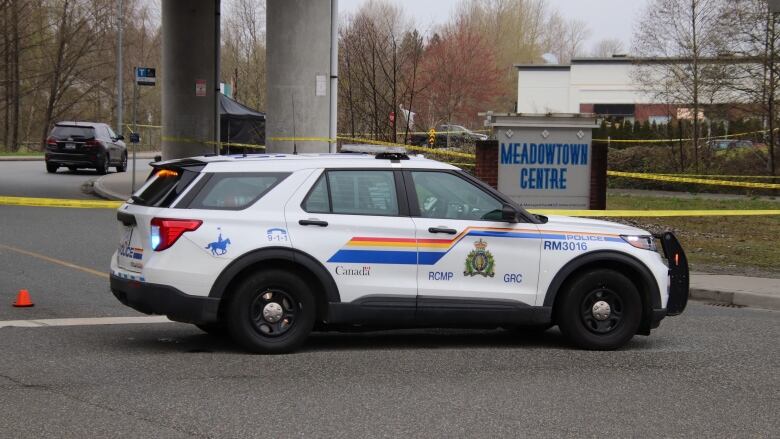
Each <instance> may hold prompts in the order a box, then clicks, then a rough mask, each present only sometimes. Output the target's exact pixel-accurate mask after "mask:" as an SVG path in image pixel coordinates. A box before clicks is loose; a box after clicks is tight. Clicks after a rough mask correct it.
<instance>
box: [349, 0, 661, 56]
mask: <svg viewBox="0 0 780 439" xmlns="http://www.w3.org/2000/svg"><path fill="white" fill-rule="evenodd" d="M366 1H368V0H339V10H340V11H341V12H354V11H356V10H357V9H358V8H359V7H360V5H361V4H363V3H365V2H366ZM393 1H395V2H398V3H400V4H401V5H402V6H403V8H404V10H405V11H407V13H409V14H410V15H412V14H413V16H414V17H415V18H414V19H415V22H416V23H417V24H418V25H420V26H425V25H426V24H427V23H435V24H439V23H442V22H445V21H446V20H447V19H448V18H449V17H450V15H451V14H452V13H453V11H454V10H455V8H456V6H457V4H458V2H459V0H393ZM545 1H546V2H547V3H548V4H549V5H550V6H551V7H553V8H556V9H558V11H560V12H561V14H563V16H564V17H567V18H576V19H578V20H583V21H585V22H586V23H588V26H589V28H590V31H591V36H590V38H589V39H588V41H587V43H586V50H590V48H591V47H592V46H593V45H594V44H595V43H596V42H598V41H600V40H602V39H606V38H618V39H620V40H621V41H623V45H624V46H625V47H626V48H627V49H628V48H630V47H631V32H632V27H633V24H634V22H635V21H636V20H637V18H638V17H639V15H640V14H641V11H642V9H643V8H644V6H645V5H646V4H647V2H648V0H545ZM421 30H425V31H427V30H428V29H424V28H423V29H421Z"/></svg>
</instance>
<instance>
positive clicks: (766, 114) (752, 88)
mask: <svg viewBox="0 0 780 439" xmlns="http://www.w3.org/2000/svg"><path fill="white" fill-rule="evenodd" d="M726 8H727V10H726V12H725V13H724V14H723V16H722V20H723V21H722V27H723V29H726V30H727V31H728V41H729V43H730V44H729V49H730V51H731V52H732V53H733V54H734V56H736V57H741V58H744V59H749V60H754V62H743V63H735V64H733V65H731V66H730V68H729V69H728V73H729V74H730V75H729V79H730V80H729V81H728V87H729V88H730V89H732V90H734V91H735V92H736V96H740V97H741V98H742V102H743V104H744V105H741V109H742V110H743V111H745V112H746V113H748V114H751V113H752V114H755V115H756V116H759V117H761V118H762V119H763V120H764V123H765V126H766V127H767V131H768V136H767V140H768V142H767V143H768V156H769V157H768V167H769V172H770V173H771V174H772V175H775V173H776V172H777V169H776V167H777V165H776V156H775V148H776V143H777V134H776V133H775V128H776V127H777V126H779V125H778V114H777V104H778V93H780V72H778V70H777V69H778V67H777V61H778V59H780V53H779V52H780V23H778V17H777V15H776V14H774V13H772V12H770V10H769V5H768V2H767V1H766V0H734V1H732V2H729V3H728V4H727V6H726ZM735 102H736V101H735Z"/></svg>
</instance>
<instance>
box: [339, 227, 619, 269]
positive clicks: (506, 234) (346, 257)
mask: <svg viewBox="0 0 780 439" xmlns="http://www.w3.org/2000/svg"><path fill="white" fill-rule="evenodd" d="M570 235H577V236H600V237H602V238H603V239H604V240H605V241H612V242H621V243H622V242H624V241H623V240H622V239H621V238H620V237H619V236H618V235H612V234H599V233H582V232H562V231H539V230H533V229H511V228H497V227H468V228H466V229H465V230H463V231H462V232H461V233H459V234H458V235H457V236H455V237H454V238H452V239H415V238H386V237H362V236H360V237H354V238H352V239H350V240H349V241H348V242H347V243H346V245H345V246H344V247H343V248H341V249H340V250H338V251H337V252H336V253H335V254H333V256H331V257H330V259H328V262H332V263H356V264H401V265H406V264H419V265H434V264H436V263H437V262H439V260H441V258H443V257H444V255H446V254H447V253H449V252H450V250H452V249H453V248H454V247H455V245H457V244H458V243H459V242H460V241H461V240H463V239H464V238H465V237H467V236H473V237H488V238H512V239H555V240H566V239H567V236H570Z"/></svg>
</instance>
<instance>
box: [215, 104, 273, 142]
mask: <svg viewBox="0 0 780 439" xmlns="http://www.w3.org/2000/svg"><path fill="white" fill-rule="evenodd" d="M219 119H220V128H219V134H220V135H219V137H220V140H221V141H222V142H223V143H225V145H224V146H223V147H222V153H223V154H227V153H231V154H234V153H241V152H244V149H245V148H243V147H241V146H238V145H231V144H233V143H240V144H248V145H265V113H261V112H259V111H257V110H253V109H251V108H249V107H247V106H246V105H244V104H241V103H239V102H238V101H235V100H233V99H231V98H229V97H227V96H225V95H223V94H222V93H220V94H219ZM246 152H257V149H255V148H246Z"/></svg>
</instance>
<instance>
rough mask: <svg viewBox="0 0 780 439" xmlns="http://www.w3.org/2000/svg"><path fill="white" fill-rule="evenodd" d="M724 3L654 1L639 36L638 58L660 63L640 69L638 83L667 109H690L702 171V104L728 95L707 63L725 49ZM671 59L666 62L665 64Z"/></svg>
mask: <svg viewBox="0 0 780 439" xmlns="http://www.w3.org/2000/svg"><path fill="white" fill-rule="evenodd" d="M723 3H724V2H723V1H722V0H652V1H650V2H649V4H648V5H647V7H646V9H645V11H644V16H643V17H642V20H641V21H640V22H639V25H638V27H637V29H636V31H635V35H634V50H633V51H634V52H635V53H636V54H637V55H638V56H640V57H646V58H660V59H661V60H660V62H659V60H655V61H654V62H651V63H643V64H640V66H639V68H638V69H637V70H636V71H635V75H634V76H635V78H636V80H637V81H638V82H639V84H641V86H642V87H643V89H644V90H645V91H646V92H647V93H648V94H650V95H652V96H654V97H655V98H656V99H659V100H661V101H662V102H666V103H673V104H679V105H691V106H692V111H691V115H690V117H691V118H692V120H693V135H692V137H693V153H694V166H695V168H696V171H697V172H698V169H699V153H698V148H699V146H700V145H699V138H700V128H701V117H700V112H701V109H702V103H706V102H713V101H715V100H716V98H717V95H718V94H719V93H722V92H723V90H724V89H723V87H722V85H723V84H722V82H721V81H718V80H717V78H716V76H717V70H718V69H713V68H712V66H713V64H711V63H708V62H707V58H714V57H717V56H718V55H719V54H720V53H721V52H722V51H723V49H724V42H723V40H722V39H721V37H722V34H723V32H722V29H721V28H720V27H719V19H720V16H721V14H722V12H723ZM663 59H666V61H663Z"/></svg>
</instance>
